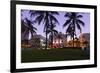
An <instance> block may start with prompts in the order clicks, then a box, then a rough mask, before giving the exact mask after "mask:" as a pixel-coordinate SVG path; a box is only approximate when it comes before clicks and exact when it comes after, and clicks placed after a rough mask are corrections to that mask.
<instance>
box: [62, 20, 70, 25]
mask: <svg viewBox="0 0 100 73" xmlns="http://www.w3.org/2000/svg"><path fill="white" fill-rule="evenodd" d="M69 23H71V19H69V20H66V22H65V23H64V24H63V27H66V26H67V25H68V24H69Z"/></svg>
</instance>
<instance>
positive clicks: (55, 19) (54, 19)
mask: <svg viewBox="0 0 100 73" xmlns="http://www.w3.org/2000/svg"><path fill="white" fill-rule="evenodd" d="M50 20H51V21H54V22H55V23H57V24H59V21H58V20H57V18H56V17H54V16H53V15H50Z"/></svg>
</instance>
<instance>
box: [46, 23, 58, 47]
mask: <svg viewBox="0 0 100 73" xmlns="http://www.w3.org/2000/svg"><path fill="white" fill-rule="evenodd" d="M55 27H56V25H51V26H50V28H49V30H48V32H47V33H48V34H49V38H50V39H51V41H50V42H51V47H52V48H53V39H54V38H53V37H56V36H57V34H58V31H57V30H56V29H54V28H55Z"/></svg>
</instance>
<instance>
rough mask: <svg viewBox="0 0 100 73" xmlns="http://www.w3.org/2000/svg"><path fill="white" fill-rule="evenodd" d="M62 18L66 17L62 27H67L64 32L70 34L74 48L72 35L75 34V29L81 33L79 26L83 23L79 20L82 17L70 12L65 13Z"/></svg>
mask: <svg viewBox="0 0 100 73" xmlns="http://www.w3.org/2000/svg"><path fill="white" fill-rule="evenodd" d="M64 17H67V20H66V22H65V23H64V25H63V27H66V26H68V28H67V30H66V32H68V33H70V34H71V36H72V38H73V47H74V35H75V34H76V27H77V28H78V30H80V33H81V32H82V29H81V26H84V25H85V24H84V22H83V21H82V20H80V18H82V17H83V16H82V15H80V14H79V13H75V12H70V13H66V14H65V15H64Z"/></svg>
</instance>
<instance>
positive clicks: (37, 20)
mask: <svg viewBox="0 0 100 73" xmlns="http://www.w3.org/2000/svg"><path fill="white" fill-rule="evenodd" d="M42 20H43V15H39V16H37V17H36V19H35V22H38V24H40V23H41V22H42Z"/></svg>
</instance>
